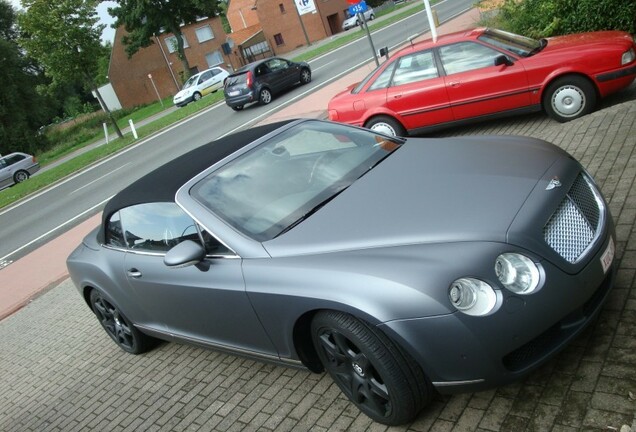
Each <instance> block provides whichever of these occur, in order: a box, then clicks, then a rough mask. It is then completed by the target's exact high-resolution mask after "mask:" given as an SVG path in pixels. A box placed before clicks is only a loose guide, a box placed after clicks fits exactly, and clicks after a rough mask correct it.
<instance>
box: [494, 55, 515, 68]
mask: <svg viewBox="0 0 636 432" xmlns="http://www.w3.org/2000/svg"><path fill="white" fill-rule="evenodd" d="M513 64H514V63H513V62H512V60H510V59H509V58H508V56H505V55H503V54H502V55H499V56H497V57H495V66H501V65H506V66H512V65H513Z"/></svg>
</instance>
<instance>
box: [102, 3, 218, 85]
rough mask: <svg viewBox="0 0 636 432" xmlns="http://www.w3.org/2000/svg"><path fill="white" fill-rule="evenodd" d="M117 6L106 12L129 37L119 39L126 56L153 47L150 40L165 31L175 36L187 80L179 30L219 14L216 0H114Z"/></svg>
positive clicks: (187, 72) (186, 63)
mask: <svg viewBox="0 0 636 432" xmlns="http://www.w3.org/2000/svg"><path fill="white" fill-rule="evenodd" d="M117 3H118V6H116V7H114V8H109V9H108V12H109V13H110V14H111V15H112V16H114V17H116V18H117V21H116V22H115V26H117V27H118V26H121V25H123V26H124V28H125V30H126V31H127V32H128V35H126V36H124V37H123V38H122V42H123V44H124V45H126V52H127V53H128V56H132V55H133V54H135V53H136V52H137V51H139V50H140V49H141V48H145V47H148V46H150V45H152V44H153V43H154V41H153V37H154V36H155V35H158V34H159V33H162V32H163V31H168V32H170V33H172V34H173V35H174V36H175V39H176V47H175V48H176V51H177V56H178V57H179V60H181V63H182V65H183V74H184V77H185V78H186V79H187V78H189V77H190V63H189V62H188V59H187V57H186V55H185V51H184V47H183V34H182V33H181V26H182V25H184V24H192V23H194V22H196V21H197V18H199V17H202V16H215V15H217V14H218V13H219V11H220V7H219V3H218V0H179V1H176V0H174V1H170V0H117Z"/></svg>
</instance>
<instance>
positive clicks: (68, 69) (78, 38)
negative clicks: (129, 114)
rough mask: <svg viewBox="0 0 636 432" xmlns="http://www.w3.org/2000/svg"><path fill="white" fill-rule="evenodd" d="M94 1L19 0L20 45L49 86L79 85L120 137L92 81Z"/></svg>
mask: <svg viewBox="0 0 636 432" xmlns="http://www.w3.org/2000/svg"><path fill="white" fill-rule="evenodd" d="M97 3H98V0H57V1H54V2H52V1H49V0H22V5H23V6H24V7H25V8H26V9H27V11H26V12H25V13H23V14H22V15H20V16H19V17H18V23H19V25H20V29H21V32H22V34H21V36H20V45H21V46H22V47H24V48H25V49H26V50H27V52H28V53H29V54H30V55H31V56H32V57H34V58H35V59H37V60H38V61H39V62H40V63H41V64H42V65H43V66H44V71H45V74H46V75H47V76H49V77H50V78H51V79H52V80H53V85H63V84H65V83H69V82H75V81H78V82H82V83H84V85H85V86H86V87H88V88H89V89H91V90H92V91H93V92H94V93H95V95H96V96H97V99H98V100H99V102H100V105H101V106H102V107H104V109H105V111H106V113H107V114H108V116H109V118H110V120H111V123H112V124H113V127H114V128H115V131H116V132H117V135H118V136H119V137H120V138H121V137H122V136H123V135H122V133H121V131H120V130H119V127H118V126H117V123H116V122H115V119H114V118H113V116H112V114H111V113H110V111H109V110H108V107H107V106H106V104H105V103H104V101H103V99H102V97H101V94H100V93H99V90H98V88H97V84H96V82H95V76H97V70H98V60H99V58H100V53H101V52H102V49H103V48H102V47H101V45H100V35H101V32H102V30H103V28H104V26H103V25H97V22H98V17H97V12H96V9H95V7H96V5H97Z"/></svg>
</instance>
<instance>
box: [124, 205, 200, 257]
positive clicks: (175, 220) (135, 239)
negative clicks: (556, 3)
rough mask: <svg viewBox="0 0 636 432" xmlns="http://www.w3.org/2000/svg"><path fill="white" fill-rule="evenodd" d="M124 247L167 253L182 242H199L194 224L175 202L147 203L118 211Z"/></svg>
mask: <svg viewBox="0 0 636 432" xmlns="http://www.w3.org/2000/svg"><path fill="white" fill-rule="evenodd" d="M119 213H120V217H121V225H122V227H123V231H124V238H125V243H126V246H127V247H128V248H130V249H133V250H139V251H148V252H167V251H168V250H170V249H171V248H172V247H173V246H175V245H177V244H179V243H181V242H182V241H184V240H194V241H197V242H200V239H199V234H198V231H197V227H196V225H195V223H194V221H193V220H192V219H191V218H190V216H188V215H187V214H185V213H184V212H183V210H181V208H180V207H179V206H177V205H176V204H175V203H147V204H139V205H136V206H131V207H126V208H124V209H121V210H120V211H119Z"/></svg>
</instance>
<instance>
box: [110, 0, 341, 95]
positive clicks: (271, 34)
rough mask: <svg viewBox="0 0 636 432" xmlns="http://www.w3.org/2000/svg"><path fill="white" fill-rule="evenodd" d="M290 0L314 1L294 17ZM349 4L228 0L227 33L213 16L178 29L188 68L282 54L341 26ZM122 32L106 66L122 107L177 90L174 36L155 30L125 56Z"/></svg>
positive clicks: (332, 0) (241, 62)
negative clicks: (147, 40) (146, 44)
mask: <svg viewBox="0 0 636 432" xmlns="http://www.w3.org/2000/svg"><path fill="white" fill-rule="evenodd" d="M294 1H299V2H303V3H309V6H310V7H311V6H312V2H313V8H311V11H310V12H308V13H305V14H303V15H301V16H300V17H299V14H298V12H297V10H296V6H295V3H294ZM348 6H349V4H348V3H347V2H346V0H309V2H308V0H230V2H229V4H228V11H227V18H228V21H229V23H230V26H231V27H232V30H233V31H232V33H231V34H229V35H227V34H226V33H225V32H224V31H223V25H222V22H221V19H220V18H218V17H214V18H205V19H202V20H200V21H198V22H196V23H194V24H189V25H186V26H183V27H182V28H181V31H182V32H183V36H184V38H185V44H186V48H185V53H186V56H187V58H188V61H189V63H190V67H191V73H196V72H200V71H202V70H205V69H208V68H209V67H212V66H216V65H222V66H223V67H225V68H227V69H228V70H230V71H231V70H232V69H237V68H239V67H241V66H242V65H244V64H246V63H249V62H251V61H254V60H256V59H259V58H264V57H269V56H272V55H282V54H285V53H287V52H289V51H292V50H294V49H296V48H298V47H301V46H304V45H307V40H309V41H310V42H315V41H318V40H321V39H324V38H326V37H328V36H331V35H333V34H335V33H338V32H340V31H342V30H341V29H342V21H344V20H345V19H346V11H347V9H348ZM300 19H302V26H301V24H300ZM303 27H304V31H303ZM125 34H126V32H125V30H124V28H123V27H119V28H118V29H117V30H116V32H115V40H114V42H113V51H112V54H111V59H110V65H109V69H108V78H109V80H110V83H111V84H112V86H113V89H114V90H115V93H116V94H117V97H118V98H119V102H120V103H121V106H122V107H124V108H131V107H134V106H138V105H143V104H147V103H151V102H155V101H156V100H157V93H159V96H160V97H161V98H165V97H168V96H171V95H174V94H176V93H177V92H178V91H179V90H180V89H181V85H182V83H183V66H182V63H181V61H180V60H179V59H178V58H177V53H176V48H175V47H176V38H175V36H174V35H172V34H170V33H162V34H160V35H157V36H155V37H154V43H153V44H152V45H150V46H149V47H147V48H142V49H140V50H139V51H138V52H137V53H135V54H134V55H133V56H132V57H131V58H130V59H129V58H128V55H127V54H126V51H125V46H124V45H123V44H122V42H121V38H122V36H124V35H125ZM305 34H306V36H305ZM224 45H225V47H224ZM224 48H225V51H224ZM226 52H227V53H226ZM149 75H150V76H152V80H151V79H150V78H149ZM153 83H154V86H156V88H157V91H156V92H155V89H154V86H153Z"/></svg>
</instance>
